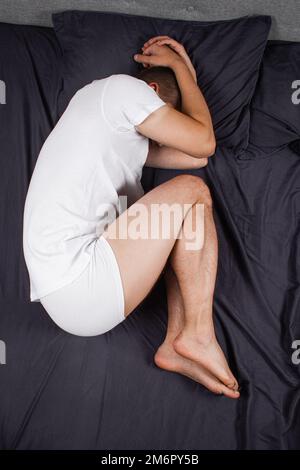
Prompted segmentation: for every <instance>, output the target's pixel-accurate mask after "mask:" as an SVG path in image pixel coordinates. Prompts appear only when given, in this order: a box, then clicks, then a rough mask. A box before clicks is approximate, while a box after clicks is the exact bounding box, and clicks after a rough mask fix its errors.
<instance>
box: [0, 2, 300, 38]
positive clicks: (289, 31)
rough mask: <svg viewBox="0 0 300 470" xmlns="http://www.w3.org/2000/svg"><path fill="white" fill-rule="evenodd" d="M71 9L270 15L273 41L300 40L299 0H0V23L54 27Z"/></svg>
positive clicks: (206, 16) (209, 16) (195, 16)
mask: <svg viewBox="0 0 300 470" xmlns="http://www.w3.org/2000/svg"><path fill="white" fill-rule="evenodd" d="M70 9H76V10H99V11H115V12H121V13H131V14H135V15H145V16H156V17H162V18H176V19H185V20H189V19H190V20H202V21H205V20H207V21H209V20H218V19H228V18H236V17H239V16H244V15H251V14H267V15H271V16H272V19H273V25H272V29H271V33H270V36H269V38H270V39H283V40H287V41H300V0H190V1H187V0H0V21H2V22H7V23H20V24H35V25H41V26H51V14H52V13H53V12H57V11H63V10H70Z"/></svg>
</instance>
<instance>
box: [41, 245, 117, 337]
mask: <svg viewBox="0 0 300 470" xmlns="http://www.w3.org/2000/svg"><path fill="white" fill-rule="evenodd" d="M40 301H41V304H42V305H43V307H44V308H45V310H46V311H47V312H48V314H49V315H50V317H51V318H52V320H53V321H54V322H55V323H56V324H57V325H58V326H59V327H60V328H62V329H63V330H65V331H67V332H68V333H72V334H74V335H78V336H96V335H101V334H103V333H106V332H107V331H109V330H111V329H112V328H114V327H115V326H116V325H118V324H119V323H121V322H122V321H123V320H124V319H125V315H124V293H123V285H122V280H121V275H120V271H119V266H118V263H117V260H116V258H115V255H114V252H113V250H112V248H111V246H110V244H109V243H108V241H106V239H105V238H104V237H103V236H101V237H99V238H98V239H97V240H95V244H94V250H93V251H92V255H91V260H90V263H89V264H88V266H87V267H86V268H85V269H84V271H83V272H82V273H81V274H80V276H79V277H78V278H76V279H75V280H74V281H73V282H71V283H70V284H68V285H67V286H64V287H62V288H60V289H58V290H56V291H54V292H51V293H50V294H48V295H46V296H44V297H42V298H41V299H40Z"/></svg>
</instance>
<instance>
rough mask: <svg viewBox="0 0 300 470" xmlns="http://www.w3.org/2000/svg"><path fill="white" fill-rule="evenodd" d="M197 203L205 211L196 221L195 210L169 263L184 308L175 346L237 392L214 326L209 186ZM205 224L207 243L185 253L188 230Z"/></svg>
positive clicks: (213, 231)
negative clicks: (201, 205)
mask: <svg viewBox="0 0 300 470" xmlns="http://www.w3.org/2000/svg"><path fill="white" fill-rule="evenodd" d="M198 202H201V203H202V204H203V206H204V211H203V212H202V213H201V214H200V215H199V214H198V218H197V217H196V209H197V206H196V205H194V206H193V207H192V209H191V211H190V212H189V213H188V214H187V216H186V218H185V220H184V222H183V226H182V230H183V231H184V232H185V235H184V236H183V237H181V238H179V239H178V240H177V242H176V243H175V245H174V248H173V250H172V252H171V255H170V264H171V265H172V267H173V269H174V271H175V273H176V277H177V280H178V284H179V288H180V292H181V295H182V299H183V307H184V326H183V328H182V331H181V332H180V333H179V334H178V336H177V337H176V338H175V339H174V343H173V345H174V348H175V350H176V351H177V352H178V353H179V354H180V355H182V356H184V357H186V358H188V359H191V360H192V361H195V362H196V363H198V364H199V365H201V366H202V367H204V368H206V369H207V370H209V371H210V373H212V374H213V375H214V376H215V377H216V378H218V379H219V380H220V381H221V382H223V383H224V384H225V385H227V386H228V387H229V388H232V389H234V390H237V388H238V384H237V381H236V379H235V377H234V376H233V374H232V373H231V371H230V369H229V367H228V364H227V361H226V359H225V356H224V353H223V351H222V349H221V348H220V346H219V343H218V342H217V339H216V336H215V330H214V325H213V294H214V289H215V281H216V274H217V263H218V241H217V233H216V229H215V224H214V220H213V210H212V200H211V197H210V193H209V190H208V188H207V187H205V188H203V191H202V195H201V198H200V200H199V201H198ZM201 219H202V220H201ZM193 224H194V226H193ZM203 225H204V240H203V245H202V246H201V248H200V249H196V250H186V249H185V244H186V239H187V238H190V234H189V231H190V232H191V234H192V233H194V231H195V230H198V231H199V230H201V227H203Z"/></svg>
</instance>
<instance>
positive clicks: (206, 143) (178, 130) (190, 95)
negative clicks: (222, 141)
mask: <svg viewBox="0 0 300 470" xmlns="http://www.w3.org/2000/svg"><path fill="white" fill-rule="evenodd" d="M150 48H151V50H150V51H149V49H150ZM150 48H148V52H149V53H151V55H141V54H138V55H137V56H136V57H137V59H136V60H137V61H138V62H142V63H148V64H150V65H165V66H168V67H171V68H172V69H173V71H174V73H175V75H176V79H177V82H178V85H179V88H180V91H181V103H182V112H180V111H177V110H176V109H173V108H172V107H170V106H167V105H166V106H162V107H161V108H159V109H157V110H156V111H154V112H153V113H151V114H150V115H149V116H148V117H147V118H146V119H145V120H144V121H143V122H142V123H140V124H139V125H138V126H136V130H137V131H138V132H140V133H141V134H143V135H145V136H146V137H148V138H149V139H152V140H154V141H156V142H159V143H161V144H162V145H165V146H167V147H172V148H174V149H177V150H180V151H181V152H183V153H186V154H188V155H189V156H191V157H195V158H203V157H209V156H211V155H213V154H214V152H215V145H216V142H215V137H214V131H213V125H212V121H211V117H210V113H209V110H208V107H207V104H206V102H205V99H204V97H203V95H202V92H201V91H200V89H199V88H198V86H197V84H196V83H195V81H194V78H193V76H192V74H191V72H190V70H189V69H188V67H187V65H186V64H185V63H184V61H183V60H182V59H181V58H180V57H179V56H177V55H176V54H175V53H174V55H173V56H171V57H170V56H169V55H168V54H170V52H168V50H167V49H169V48H168V46H155V45H153V46H150ZM163 48H167V49H166V50H164V49H163ZM169 51H170V50H169Z"/></svg>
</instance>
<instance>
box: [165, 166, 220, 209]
mask: <svg viewBox="0 0 300 470" xmlns="http://www.w3.org/2000/svg"><path fill="white" fill-rule="evenodd" d="M173 180H176V182H177V183H178V185H179V186H180V188H179V190H180V191H186V192H192V193H193V196H194V198H195V202H196V201H199V202H202V203H203V204H205V205H207V206H209V207H211V206H212V198H211V194H210V190H209V188H208V186H207V184H206V183H205V182H204V181H203V179H202V178H200V177H199V176H196V175H190V174H181V175H178V176H175V177H174V178H173Z"/></svg>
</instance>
